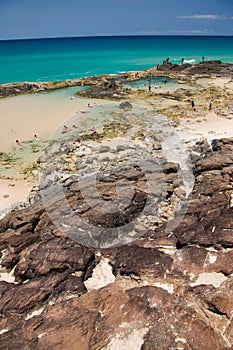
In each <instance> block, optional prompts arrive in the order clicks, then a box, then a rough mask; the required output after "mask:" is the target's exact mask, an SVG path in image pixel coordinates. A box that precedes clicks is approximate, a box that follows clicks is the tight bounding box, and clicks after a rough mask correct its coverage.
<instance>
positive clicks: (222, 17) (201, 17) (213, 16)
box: [176, 15, 226, 19]
mask: <svg viewBox="0 0 233 350" xmlns="http://www.w3.org/2000/svg"><path fill="white" fill-rule="evenodd" d="M176 18H182V19H226V17H224V16H219V15H193V16H176Z"/></svg>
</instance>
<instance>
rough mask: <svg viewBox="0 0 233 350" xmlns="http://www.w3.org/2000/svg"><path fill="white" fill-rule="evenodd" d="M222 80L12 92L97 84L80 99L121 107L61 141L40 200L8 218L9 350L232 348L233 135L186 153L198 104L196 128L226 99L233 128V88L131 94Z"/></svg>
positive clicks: (1, 315) (163, 71) (49, 156)
mask: <svg viewBox="0 0 233 350" xmlns="http://www.w3.org/2000/svg"><path fill="white" fill-rule="evenodd" d="M218 74H220V75H221V77H222V76H223V77H224V76H226V77H229V76H231V75H232V74H233V65H228V64H222V63H221V62H219V61H217V62H216V61H215V62H203V63H199V64H196V65H187V64H184V65H171V64H164V65H161V66H159V67H156V68H153V69H150V70H146V71H142V72H137V73H135V72H134V73H125V74H124V75H123V76H122V75H120V76H118V77H114V79H113V78H112V77H111V78H110V77H107V78H106V77H92V78H88V79H84V80H76V81H69V82H59V83H38V84H34V85H30V83H22V85H20V84H16V85H14V84H11V85H8V86H3V85H2V86H1V87H0V95H1V96H2V97H3V96H5V97H6V96H11V95H15V94H20V93H26V92H29V91H31V92H32V91H33V92H35V91H39V90H37V89H42V90H43V89H50V88H51V89H54V88H61V87H65V86H73V85H66V84H76V85H89V86H90V87H89V88H88V89H86V90H84V91H82V92H80V93H78V95H79V96H83V97H84V96H85V97H87V96H88V97H90V98H91V97H97V98H104V99H108V100H113V101H114V103H115V105H114V106H113V107H114V108H113V109H112V110H111V117H109V116H108V113H107V112H106V110H102V109H101V108H102V107H99V108H100V113H101V116H102V117H101V118H102V119H101V127H99V129H98V132H97V133H93V134H92V133H90V134H87V133H79V132H78V129H77V127H75V128H73V127H72V126H71V127H69V128H68V130H69V131H66V132H65V133H62V131H61V130H60V133H58V134H57V135H56V138H55V139H52V140H51V141H50V142H48V144H47V145H46V148H45V150H44V152H43V154H42V155H41V156H40V158H39V159H38V162H37V167H36V168H35V169H34V176H36V177H37V179H38V185H37V186H35V187H34V188H33V190H32V192H31V194H30V196H29V200H28V203H25V204H24V205H21V207H19V208H17V207H16V208H14V209H13V210H12V211H11V212H9V213H7V212H6V213H5V216H4V217H3V218H2V220H1V221H0V251H1V262H0V264H1V266H0V269H1V270H0V273H1V281H0V294H1V307H0V308H1V310H0V325H1V330H0V335H1V342H0V349H12V350H14V349H19V348H22V349H48V348H51V349H55V350H60V349H68V350H76V349H77V348H78V349H79V350H87V349H92V350H100V349H102V350H114V349H119V350H123V349H125V348H128V349H129V350H131V349H132V350H133V349H134V350H135V349H141V350H151V349H187V350H188V349H196V350H200V349H203V350H204V349H206V350H208V349H209V350H212V349H219V350H225V349H232V344H233V321H232V319H233V219H232V214H233V139H232V138H221V139H214V140H213V141H212V143H211V144H209V143H208V142H207V141H206V140H205V139H201V140H199V141H197V142H193V143H189V142H188V143H186V142H185V140H182V139H181V138H180V136H179V133H178V129H177V127H179V125H180V123H181V121H182V119H183V118H184V117H185V115H186V118H187V113H188V112H187V104H190V101H191V99H192V98H193V96H195V101H197V102H198V105H199V108H198V109H197V110H195V111H194V110H192V109H191V113H192V114H191V118H196V119H198V118H203V113H204V112H205V111H206V110H207V109H208V101H209V99H210V98H213V96H214V97H216V99H215V110H216V114H218V115H221V117H223V118H225V117H227V118H230V117H229V115H231V113H232V102H231V94H230V91H229V90H227V89H225V88H223V89H220V88H216V87H214V86H211V87H208V88H205V89H204V88H201V87H198V89H196V90H195V91H194V92H192V91H189V90H185V91H175V92H174V93H172V92H170V93H166V94H163V93H158V92H157V91H156V92H154V91H153V92H148V91H147V90H146V91H132V90H130V89H128V88H126V87H123V85H122V82H126V81H133V80H137V79H140V78H144V77H146V78H149V77H152V76H154V75H158V76H161V75H162V76H168V77H175V78H176V79H180V80H182V81H185V80H188V81H190V80H193V82H194V84H196V83H195V81H196V80H197V79H198V78H199V77H203V76H208V77H209V76H213V75H215V76H216V75H218ZM44 84H45V85H44ZM136 97H137V98H139V101H143V105H140V103H138V104H136V103H135V99H136ZM163 98H164V99H169V100H172V101H176V102H175V104H174V105H171V106H167V107H166V108H164V107H161V105H159V104H158V100H159V99H163ZM137 101H138V100H137ZM111 108H112V106H111ZM90 110H91V109H90ZM224 113H225V114H224ZM85 115H86V114H85V113H84V115H83V118H84V119H85V118H86V117H85ZM91 118H92V117H91V116H90V122H91V123H92V119H91ZM79 120H81V119H79ZM38 169H39V170H38ZM118 199H119V200H118Z"/></svg>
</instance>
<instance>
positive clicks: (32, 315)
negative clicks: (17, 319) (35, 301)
mask: <svg viewBox="0 0 233 350" xmlns="http://www.w3.org/2000/svg"><path fill="white" fill-rule="evenodd" d="M43 311H44V308H43V307H42V308H40V309H38V310H34V311H32V312H29V313H28V314H27V316H26V317H25V320H26V321H27V320H30V318H33V317H34V316H39V315H40V314H42V312H43Z"/></svg>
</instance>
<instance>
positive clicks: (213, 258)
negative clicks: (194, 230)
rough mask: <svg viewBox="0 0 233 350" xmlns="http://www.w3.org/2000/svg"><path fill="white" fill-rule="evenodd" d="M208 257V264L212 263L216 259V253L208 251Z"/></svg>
mask: <svg viewBox="0 0 233 350" xmlns="http://www.w3.org/2000/svg"><path fill="white" fill-rule="evenodd" d="M208 259H209V263H210V264H214V263H215V262H216V260H217V255H216V254H211V253H210V254H209V256H208Z"/></svg>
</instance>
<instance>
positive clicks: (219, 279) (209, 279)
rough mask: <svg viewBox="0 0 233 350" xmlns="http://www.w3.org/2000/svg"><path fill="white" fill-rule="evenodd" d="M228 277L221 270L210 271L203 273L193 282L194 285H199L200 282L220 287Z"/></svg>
mask: <svg viewBox="0 0 233 350" xmlns="http://www.w3.org/2000/svg"><path fill="white" fill-rule="evenodd" d="M226 279H227V278H226V277H225V276H224V274H223V273H221V272H209V273H207V272H206V273H201V274H200V275H199V276H198V278H197V280H196V281H195V282H193V283H191V286H192V287H195V286H198V285H200V284H205V285H207V284H212V285H213V286H214V287H216V288H218V287H219V286H220V285H221V284H222V283H223V282H224V281H226Z"/></svg>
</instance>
